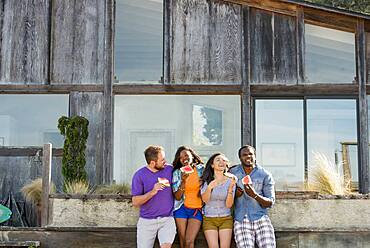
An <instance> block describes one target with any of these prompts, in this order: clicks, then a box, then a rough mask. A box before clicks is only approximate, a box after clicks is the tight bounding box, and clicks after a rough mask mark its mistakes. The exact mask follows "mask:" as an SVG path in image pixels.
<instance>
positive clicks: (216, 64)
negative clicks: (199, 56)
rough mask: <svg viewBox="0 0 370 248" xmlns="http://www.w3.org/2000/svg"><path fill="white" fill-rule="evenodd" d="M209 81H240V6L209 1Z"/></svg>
mask: <svg viewBox="0 0 370 248" xmlns="http://www.w3.org/2000/svg"><path fill="white" fill-rule="evenodd" d="M210 16H211V23H210V31H209V36H210V46H209V49H210V57H209V61H210V65H209V72H210V75H209V78H208V81H209V82H222V83H239V84H240V83H241V80H242V79H241V77H242V76H241V66H242V65H241V45H242V44H241V42H242V38H241V25H242V24H241V22H242V20H241V6H240V5H236V4H226V3H221V2H211V3H210Z"/></svg>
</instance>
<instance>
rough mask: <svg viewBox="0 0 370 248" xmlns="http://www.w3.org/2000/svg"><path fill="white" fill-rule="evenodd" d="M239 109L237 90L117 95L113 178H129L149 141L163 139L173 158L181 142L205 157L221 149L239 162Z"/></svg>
mask: <svg viewBox="0 0 370 248" xmlns="http://www.w3.org/2000/svg"><path fill="white" fill-rule="evenodd" d="M240 113H241V109H240V97H239V96H205V95H203V96H202V95H192V96H175V95H172V96H159V95H151V96H149V95H145V96H144V95H140V96H139V95H136V96H135V95H129V96H128V95H125V96H115V112H114V114H115V116H114V180H115V181H116V182H119V183H121V182H126V183H131V178H132V175H133V173H134V172H135V171H136V170H137V169H138V168H139V167H141V166H142V165H144V164H145V160H144V155H143V151H144V149H145V148H146V147H147V146H148V145H150V144H159V145H162V146H163V147H164V148H165V150H166V158H167V162H169V163H171V162H172V160H173V156H174V155H175V154H174V153H175V152H176V149H177V147H178V146H180V145H189V146H191V147H193V148H194V149H195V150H196V151H197V153H198V154H199V155H201V156H202V158H203V159H207V157H209V156H210V155H211V154H213V153H214V152H216V151H220V152H222V153H225V154H226V155H227V157H228V158H229V159H230V160H231V162H232V163H233V164H235V163H238V162H239V159H238V156H237V151H238V149H239V147H240V145H241V136H240V133H241V119H240Z"/></svg>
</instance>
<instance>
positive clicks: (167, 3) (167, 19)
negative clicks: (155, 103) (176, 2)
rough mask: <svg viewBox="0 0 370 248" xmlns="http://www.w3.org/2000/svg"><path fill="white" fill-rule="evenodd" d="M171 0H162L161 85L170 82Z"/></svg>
mask: <svg viewBox="0 0 370 248" xmlns="http://www.w3.org/2000/svg"><path fill="white" fill-rule="evenodd" d="M172 5H173V3H172V0H164V39H163V40H164V47H163V50H164V53H163V55H164V56H163V83H167V84H168V83H170V82H171V51H172V49H171V47H172V32H171V30H172V18H171V13H172Z"/></svg>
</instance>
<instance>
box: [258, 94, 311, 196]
mask: <svg viewBox="0 0 370 248" xmlns="http://www.w3.org/2000/svg"><path fill="white" fill-rule="evenodd" d="M303 137H304V136H303V101H302V100H256V144H257V145H256V153H257V154H256V155H257V163H260V164H261V165H262V166H263V167H264V168H266V169H267V170H268V171H270V172H271V173H272V175H273V177H274V179H275V181H276V189H277V190H302V186H303V182H304V149H303V147H304V142H303Z"/></svg>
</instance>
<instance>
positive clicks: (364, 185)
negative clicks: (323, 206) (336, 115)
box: [356, 19, 370, 194]
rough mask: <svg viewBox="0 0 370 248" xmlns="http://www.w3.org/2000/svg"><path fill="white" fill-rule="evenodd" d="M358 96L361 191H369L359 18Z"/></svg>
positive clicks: (363, 40)
mask: <svg viewBox="0 0 370 248" xmlns="http://www.w3.org/2000/svg"><path fill="white" fill-rule="evenodd" d="M356 53H357V78H358V87H359V96H358V115H359V117H358V121H359V124H358V134H359V135H358V139H359V141H358V166H359V173H358V175H359V192H360V193H363V194H366V193H369V185H370V184H369V148H368V144H369V130H368V110H367V95H366V37H365V24H364V20H361V19H358V22H357V30H356Z"/></svg>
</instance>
